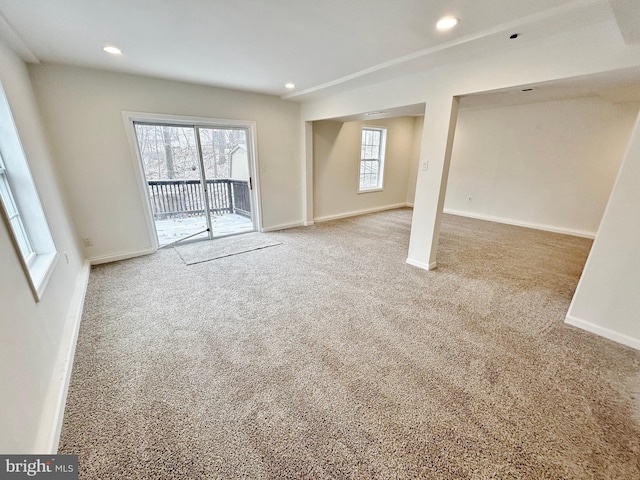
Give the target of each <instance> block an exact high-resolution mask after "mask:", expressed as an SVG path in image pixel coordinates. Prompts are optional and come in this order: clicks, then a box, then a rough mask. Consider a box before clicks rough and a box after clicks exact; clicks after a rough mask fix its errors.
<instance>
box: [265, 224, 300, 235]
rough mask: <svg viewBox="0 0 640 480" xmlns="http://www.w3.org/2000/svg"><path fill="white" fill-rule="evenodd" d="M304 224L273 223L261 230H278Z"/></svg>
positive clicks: (266, 231)
mask: <svg viewBox="0 0 640 480" xmlns="http://www.w3.org/2000/svg"><path fill="white" fill-rule="evenodd" d="M304 225H305V224H304V223H302V222H292V223H282V224H280V225H273V226H272V227H263V228H262V230H261V232H263V233H268V232H276V231H278V230H286V229H288V228H296V227H302V226H304Z"/></svg>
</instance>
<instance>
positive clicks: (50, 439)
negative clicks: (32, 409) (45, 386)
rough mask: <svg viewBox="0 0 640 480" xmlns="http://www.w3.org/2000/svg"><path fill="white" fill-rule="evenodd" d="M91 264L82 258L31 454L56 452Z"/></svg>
mask: <svg viewBox="0 0 640 480" xmlns="http://www.w3.org/2000/svg"><path fill="white" fill-rule="evenodd" d="M90 272H91V265H90V264H89V261H85V262H84V264H83V265H82V268H81V270H80V273H79V274H78V278H77V280H76V286H75V290H74V292H73V298H72V300H71V306H70V307H69V314H68V316H67V324H66V326H65V329H64V333H63V337H62V340H61V341H60V349H59V350H58V356H57V359H56V364H55V368H54V372H53V378H52V380H51V385H49V391H48V392H47V396H46V399H45V404H44V409H43V412H42V416H41V419H40V427H39V432H38V438H37V439H36V445H35V448H34V452H33V453H48V454H55V453H57V451H58V443H59V442H60V432H61V431H62V421H63V418H64V408H65V405H66V403H67V393H68V391H69V383H70V382H71V372H72V369H73V359H74V356H75V351H76V343H77V341H78V332H79V331H80V322H81V320H82V310H83V308H84V299H85V296H86V293H87V285H89V274H90Z"/></svg>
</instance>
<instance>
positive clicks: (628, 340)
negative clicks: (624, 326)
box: [564, 315, 640, 350]
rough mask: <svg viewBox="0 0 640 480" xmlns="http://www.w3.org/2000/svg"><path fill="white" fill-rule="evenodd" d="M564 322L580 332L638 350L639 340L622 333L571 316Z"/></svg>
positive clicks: (639, 346) (639, 348) (639, 347)
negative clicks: (583, 331) (584, 331)
mask: <svg viewBox="0 0 640 480" xmlns="http://www.w3.org/2000/svg"><path fill="white" fill-rule="evenodd" d="M564 322H565V323H567V324H569V325H573V326H574V327H577V328H580V329H581V330H586V331H587V332H591V333H595V334H596V335H599V336H601V337H604V338H607V339H609V340H612V341H614V342H616V343H621V344H622V345H626V346H627V347H631V348H635V349H636V350H640V339H638V338H633V337H630V336H628V335H625V334H624V333H619V332H616V331H614V330H609V329H608V328H605V327H601V326H600V325H596V324H594V323H591V322H587V321H586V320H582V319H580V318H576V317H572V316H571V315H567V316H566V318H565V320H564Z"/></svg>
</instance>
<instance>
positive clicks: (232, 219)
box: [155, 213, 253, 246]
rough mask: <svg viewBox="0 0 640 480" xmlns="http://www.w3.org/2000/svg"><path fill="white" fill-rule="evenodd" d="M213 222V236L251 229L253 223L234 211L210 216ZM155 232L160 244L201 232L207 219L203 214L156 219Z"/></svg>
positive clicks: (202, 237) (198, 236) (199, 237)
mask: <svg viewBox="0 0 640 480" xmlns="http://www.w3.org/2000/svg"><path fill="white" fill-rule="evenodd" d="M211 221H212V223H213V236H214V237H224V236H227V235H235V234H238V233H247V232H251V231H253V223H252V222H251V219H250V218H247V217H243V216H242V215H238V214H235V213H227V214H225V215H222V216H215V217H212V218H211ZM155 223H156V232H157V233H158V243H159V245H160V246H163V245H167V244H169V243H172V242H175V241H176V240H180V239H181V238H185V237H188V236H189V235H193V234H194V233H198V232H201V231H203V230H205V229H206V228H207V221H206V219H205V217H204V215H200V216H197V217H185V218H169V219H165V220H156V222H155ZM205 238H207V233H206V232H205V233H203V234H201V235H197V236H195V237H193V238H192V239H193V240H198V239H205Z"/></svg>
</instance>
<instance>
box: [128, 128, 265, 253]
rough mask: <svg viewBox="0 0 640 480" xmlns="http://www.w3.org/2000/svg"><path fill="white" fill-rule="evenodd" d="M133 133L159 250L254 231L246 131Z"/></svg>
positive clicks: (151, 130) (155, 130) (146, 130)
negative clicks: (180, 243) (182, 243)
mask: <svg viewBox="0 0 640 480" xmlns="http://www.w3.org/2000/svg"><path fill="white" fill-rule="evenodd" d="M133 127H134V131H135V137H136V143H137V148H138V158H139V160H140V164H141V167H142V173H143V176H144V184H145V185H144V187H145V191H146V194H147V198H148V204H149V208H150V213H151V217H152V219H153V226H154V230H155V234H156V238H157V242H158V246H159V248H163V247H167V246H171V245H174V244H176V243H178V242H182V241H185V240H190V241H193V240H206V239H214V238H218V237H224V236H229V235H236V234H241V233H247V232H252V231H255V230H256V226H255V215H254V208H253V195H252V190H253V188H254V182H253V177H252V175H251V172H252V171H253V168H252V158H251V151H252V149H251V145H252V138H251V131H250V129H249V128H248V127H245V126H227V125H225V126H209V125H198V124H188V125H183V124H174V123H164V122H157V121H153V122H148V121H134V122H133Z"/></svg>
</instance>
